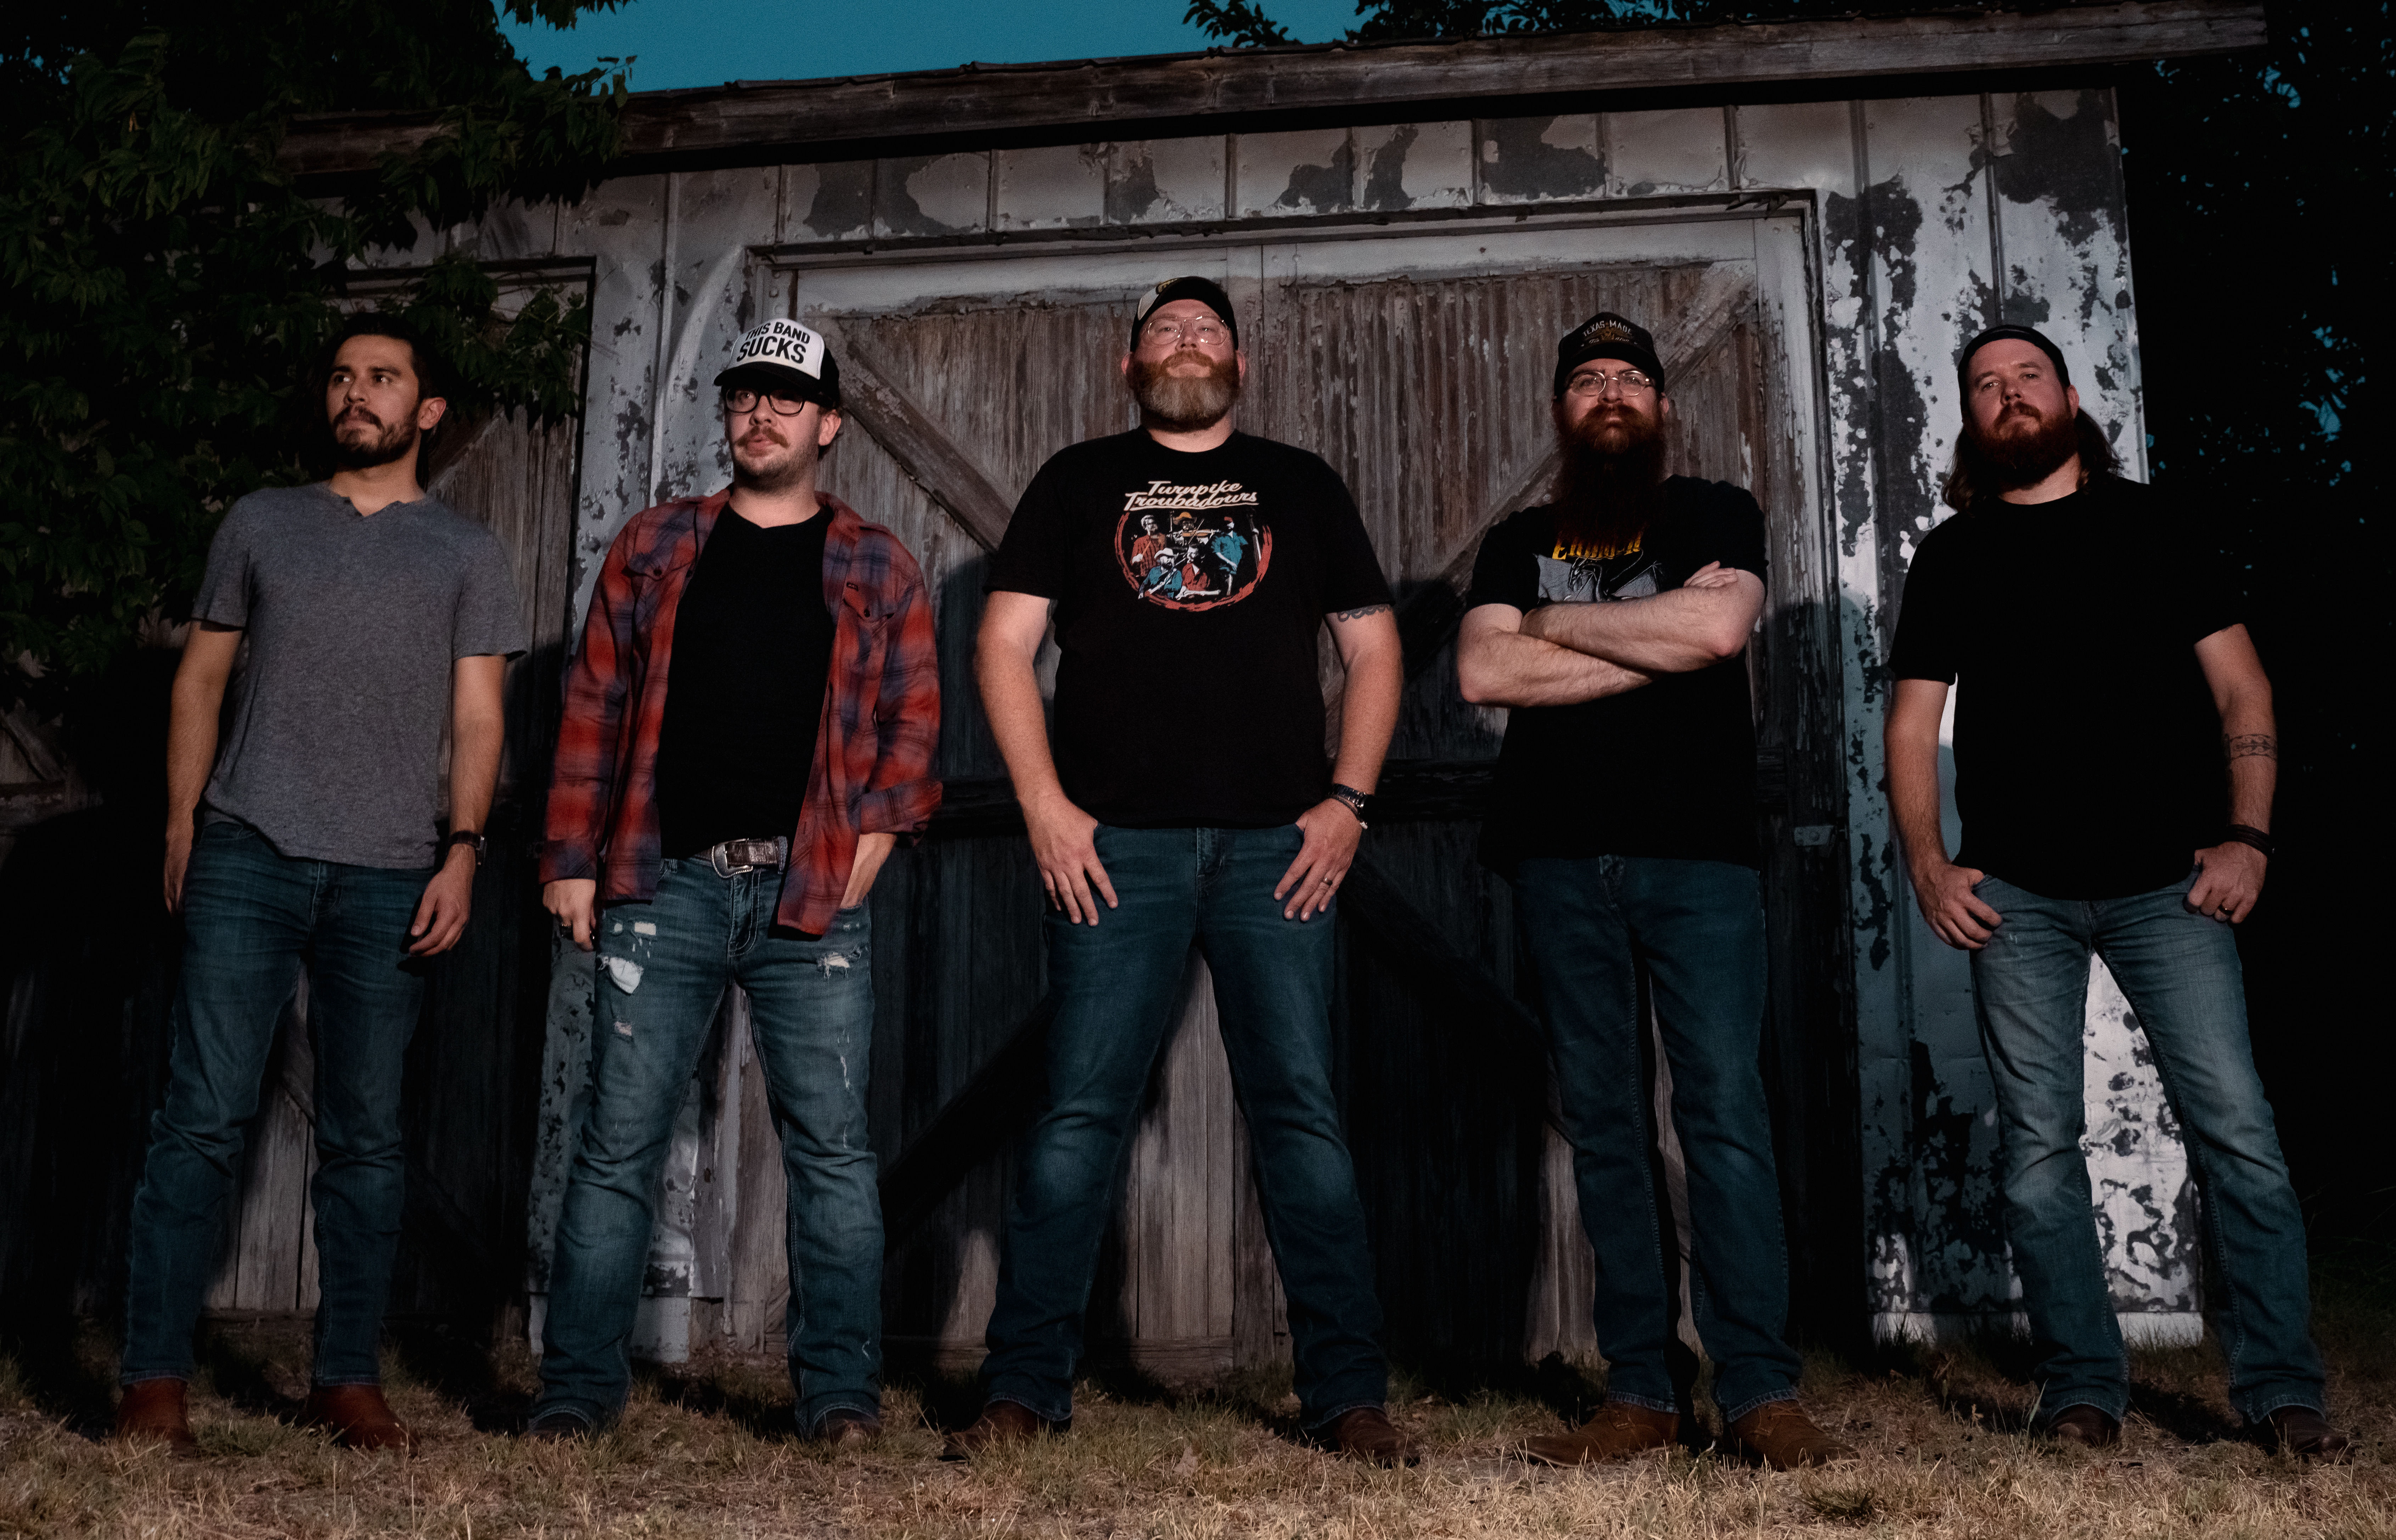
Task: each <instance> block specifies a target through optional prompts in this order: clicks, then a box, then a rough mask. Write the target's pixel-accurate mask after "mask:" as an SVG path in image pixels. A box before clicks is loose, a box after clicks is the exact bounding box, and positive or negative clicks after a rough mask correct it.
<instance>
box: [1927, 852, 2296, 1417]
mask: <svg viewBox="0 0 2396 1540" xmlns="http://www.w3.org/2000/svg"><path fill="white" fill-rule="evenodd" d="M2195 881H2196V874H2195V873H2194V872H2193V871H2191V872H2190V874H2189V875H2188V876H2187V877H2186V878H2183V879H2182V880H2181V881H2179V882H2177V883H2173V884H2172V885H2171V886H2169V887H2164V888H2158V889H2156V890H2155V891H2154V892H2152V893H2141V894H2136V895H2133V896H2130V897H2126V898H2104V899H2093V900H2092V899H2065V898H2045V897H2041V896H2039V895H2037V894H2034V893H2031V892H2030V891H2029V890H2028V889H2027V888H2019V887H2016V886H2014V885H2013V884H2012V883H2007V882H2003V881H2002V880H2001V879H1998V878H1994V877H1990V878H1987V879H1984V880H1983V881H1981V882H1980V883H1979V884H1978V885H1977V886H1976V887H1975V888H1974V889H1973V890H1972V891H1973V893H1974V894H1975V895H1976V896H1977V897H1978V898H1979V899H1980V901H1981V902H1983V903H1985V904H1987V905H1988V906H1989V907H1990V909H1995V910H1996V911H1997V912H1998V913H1999V914H2001V915H2003V917H2004V923H2003V924H2001V925H1999V926H1998V927H1997V929H1996V934H1995V935H1994V936H1992V937H1990V941H1989V944H1988V945H1987V946H1986V947H1983V948H1982V949H1980V950H1978V951H1977V952H1974V953H1973V954H1972V1003H1973V1008H1974V1009H1975V1011H1976V1012H1977V1014H1978V1016H1979V1019H1980V1045H1981V1047H1982V1049H1983V1050H1984V1051H1985V1052H1986V1053H1987V1054H1988V1056H1989V1073H1990V1076H1991V1077H1992V1078H1993V1079H1994V1081H1995V1082H1996V1094H1997V1115H1998V1118H1999V1121H2000V1124H2001V1129H2002V1134H2003V1156H2002V1170H2003V1181H2004V1194H2005V1238H2006V1239H2007V1240H2008V1241H2010V1242H2012V1245H2013V1260H2014V1270H2015V1272H2017V1274H2019V1275H2020V1278H2021V1281H2022V1304H2023V1306H2024V1307H2025V1308H2026V1309H2027V1311H2028V1313H2029V1316H2030V1339H2031V1342H2032V1343H2033V1345H2034V1349H2035V1351H2036V1353H2037V1359H2038V1366H2037V1368H2036V1370H2035V1371H2034V1372H2033V1377H2034V1378H2035V1379H2036V1380H2037V1381H2038V1383H2039V1386H2040V1395H2039V1406H2040V1414H2041V1416H2042V1417H2043V1418H2052V1417H2053V1416H2054V1415H2055V1414H2057V1413H2058V1412H2061V1411H2063V1410H2064V1409H2065V1408H2067V1407H2071V1406H2083V1405H2084V1406H2094V1407H2096V1408H2097V1410H2099V1411H2101V1412H2103V1413H2105V1414H2108V1415H2109V1416H2112V1417H2117V1418H2118V1417H2119V1416H2121V1414H2122V1410H2123V1407H2124V1406H2126V1405H2127V1404H2128V1402H2129V1394H2130V1373H2129V1361H2128V1359H2127V1356H2126V1355H2125V1354H2124V1352H2123V1347H2122V1323H2121V1321H2120V1319H2119V1318H2118V1317H2117V1316H2115V1314H2114V1313H2113V1301H2112V1297H2111V1294H2110V1290H2109V1289H2108V1288H2107V1286H2106V1278H2105V1255H2104V1251H2103V1249H2102V1248H2101V1247H2100V1246H2099V1245H2098V1243H2097V1226H2096V1224H2095V1222H2094V1220H2093V1219H2092V1218H2091V1210H2092V1208H2093V1202H2092V1199H2091V1195H2090V1192H2089V1187H2088V1162H2087V1160H2086V1158H2085V1157H2084V1156H2083V1154H2082V1153H2081V1148H2080V1137H2081V1135H2083V1133H2085V1132H2086V1130H2087V1100H2086V1092H2085V1089H2084V1086H2083V1071H2084V1068H2085V1065H2086V1063H2087V1059H2086V1053H2085V1049H2084V1047H2083V1032H2084V1030H2085V1021H2086V1015H2087V1004H2088V956H2089V953H2090V952H2092V951H2093V952H2095V953H2097V955H2099V956H2101V957H2103V958H2104V959H2105V966H2106V967H2107V968H2108V969H2110V971H2111V972H2112V975H2113V981H2114V982H2115V983H2116V984H2119V985H2120V986H2121V987H2122V992H2123V994H2124V995H2126V996H2128V997H2129V1002H2130V1008H2131V1009H2132V1010H2133V1011H2135V1012H2136V1013H2137V1017H2138V1024H2139V1025H2140V1026H2141V1027H2143V1028H2145V1029H2146V1033H2147V1042H2148V1043H2149V1044H2150V1046H2151V1047H2152V1048H2153V1049H2154V1054H2155V1068H2156V1069H2157V1071H2158V1072H2159V1073H2160V1074H2161V1076H2162V1078H2163V1093H2164V1095H2168V1096H2169V1097H2170V1098H2171V1103H2172V1107H2173V1109H2174V1110H2175V1111H2176V1112H2177V1113H2178V1115H2179V1122H2180V1128H2181V1130H2182V1132H2183V1134H2184V1136H2185V1137H2186V1140H2187V1144H2188V1155H2189V1163H2190V1165H2191V1166H2192V1167H2193V1168H2194V1169H2195V1172H2196V1179H2197V1185H2198V1188H2199V1190H2200V1191H2201V1192H2202V1193H2203V1205H2202V1208H2203V1225H2204V1247H2205V1260H2206V1262H2207V1263H2208V1264H2209V1266H2210V1268H2211V1270H2212V1276H2211V1277H2209V1278H2207V1279H2206V1280H2205V1281H2204V1285H2205V1286H2204V1298H2205V1304H2206V1307H2207V1309H2206V1314H2207V1315H2208V1316H2210V1317H2211V1320H2212V1324H2213V1331H2214V1334H2215V1336H2216V1339H2217V1340H2218V1341H2219V1342H2220V1344H2221V1351H2222V1354H2223V1356H2224V1357H2226V1358H2227V1359H2228V1360H2229V1362H2230V1404H2231V1405H2233V1406H2235V1407H2237V1408H2238V1410H2239V1412H2240V1413H2241V1414H2243V1416H2244V1417H2245V1418H2246V1420H2247V1421H2248V1422H2249V1423H2258V1422H2260V1421H2261V1420H2262V1419H2263V1417H2264V1416H2266V1415H2267V1414H2270V1413H2271V1412H2273V1411H2275V1410H2277V1409H2278V1408H2280V1407H2283V1406H2309V1407H2311V1408H2312V1409H2313V1410H2315V1411H2321V1410H2323V1396H2322V1365H2321V1355H2320V1353H2319V1352H2318V1351H2316V1350H2315V1348H2314V1347H2313V1342H2312V1337H2311V1334H2310V1332H2309V1321H2310V1318H2311V1309H2312V1306H2311V1295H2310V1290H2309V1283H2308V1279H2307V1269H2306V1264H2305V1222H2304V1215H2303V1214H2302V1213H2301V1212H2299V1211H2298V1209H2297V1207H2296V1191H2295V1189H2294V1188H2291V1187H2290V1186H2289V1184H2288V1167H2287V1162H2284V1161H2283V1160H2282V1159H2281V1158H2280V1135H2279V1130H2278V1127H2277V1126H2276V1125H2275V1124H2274V1123H2273V1122H2272V1118H2271V1104H2270V1102H2269V1101H2267V1100H2265V1099H2264V1095H2263V1082H2262V1080H2261V1078H2260V1077H2258V1076H2257V1075H2256V1073H2255V1049H2254V1044H2253V1043H2252V1042H2251V1041H2249V1039H2248V1038H2247V1035H2246V992H2245V986H2244V982H2243V975H2242V974H2241V972H2240V970H2239V966H2238V944H2237V941H2236V940H2235V939H2234V938H2233V937H2232V936H2231V935H2230V927H2229V926H2228V925H2225V924H2222V923H2219V922H2218V921H2216V920H2214V919H2212V918H2210V917H2209V916H2206V915H2202V914H2194V913H2191V912H2190V910H2189V908H2188V904H2187V898H2188V893H2189V889H2190V886H2192V885H2193V884H2194V883H2195Z"/></svg>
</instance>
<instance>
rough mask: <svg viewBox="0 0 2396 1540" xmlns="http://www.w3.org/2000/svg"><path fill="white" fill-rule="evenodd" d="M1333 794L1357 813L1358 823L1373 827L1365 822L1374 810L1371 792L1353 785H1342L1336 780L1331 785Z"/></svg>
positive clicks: (1352, 811)
mask: <svg viewBox="0 0 2396 1540" xmlns="http://www.w3.org/2000/svg"><path fill="white" fill-rule="evenodd" d="M1331 795H1332V797H1333V798H1334V799H1336V800H1337V801H1338V802H1340V803H1345V804H1346V806H1347V808H1348V811H1349V812H1351V813H1353V814H1355V815H1356V821H1357V822H1358V823H1360V824H1364V827H1365V828H1367V829H1370V828H1371V827H1373V826H1372V825H1371V824H1370V823H1367V822H1365V820H1366V819H1367V818H1368V817H1369V816H1371V814H1372V811H1373V799H1372V797H1371V795H1370V794H1369V793H1367V792H1363V791H1359V790H1356V789H1355V788H1354V787H1352V786H1341V785H1340V784H1339V783H1338V782H1337V781H1334V782H1333V783H1332V785H1331Z"/></svg>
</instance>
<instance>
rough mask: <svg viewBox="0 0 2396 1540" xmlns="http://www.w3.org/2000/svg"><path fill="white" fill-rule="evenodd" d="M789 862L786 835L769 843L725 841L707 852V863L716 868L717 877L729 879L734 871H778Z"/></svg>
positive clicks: (711, 847) (759, 841) (789, 850)
mask: <svg viewBox="0 0 2396 1540" xmlns="http://www.w3.org/2000/svg"><path fill="white" fill-rule="evenodd" d="M790 859H791V842H790V838H789V836H787V835H784V836H780V837H778V838H775V839H771V840H726V841H725V842H724V843H722V844H720V845H710V846H709V847H708V850H707V864H708V865H709V866H712V867H713V868H714V869H715V874H716V875H717V876H718V877H729V876H731V875H732V874H733V873H734V872H736V871H757V870H766V871H779V870H782V868H783V867H785V866H787V865H788V864H790Z"/></svg>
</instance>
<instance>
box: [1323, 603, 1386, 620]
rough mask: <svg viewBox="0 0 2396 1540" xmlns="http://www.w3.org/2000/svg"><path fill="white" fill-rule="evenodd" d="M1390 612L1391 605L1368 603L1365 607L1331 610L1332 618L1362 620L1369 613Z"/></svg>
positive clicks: (1383, 613) (1380, 613)
mask: <svg viewBox="0 0 2396 1540" xmlns="http://www.w3.org/2000/svg"><path fill="white" fill-rule="evenodd" d="M1389 612H1390V606H1389V605H1387V604H1367V605H1365V606H1364V608H1363V609H1351V610H1333V611H1332V612H1331V618H1333V619H1334V620H1362V619H1363V618H1364V617H1366V616H1368V615H1387V614H1388V613H1389Z"/></svg>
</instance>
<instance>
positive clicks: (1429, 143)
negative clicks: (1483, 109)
mask: <svg viewBox="0 0 2396 1540" xmlns="http://www.w3.org/2000/svg"><path fill="white" fill-rule="evenodd" d="M1355 141H1356V162H1357V167H1358V170H1359V172H1360V173H1361V174H1362V176H1363V177H1364V188H1363V191H1362V192H1361V193H1360V194H1359V196H1358V200H1357V202H1358V206H1360V207H1362V208H1364V210H1365V211H1366V212H1368V213H1374V214H1394V213H1399V212H1402V211H1404V210H1407V209H1423V208H1469V207H1471V205H1472V125H1471V124H1470V123H1463V122H1457V123H1401V124H1397V125H1395V126H1386V125H1384V126H1375V127H1370V128H1359V129H1357V130H1356V132H1355Z"/></svg>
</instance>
